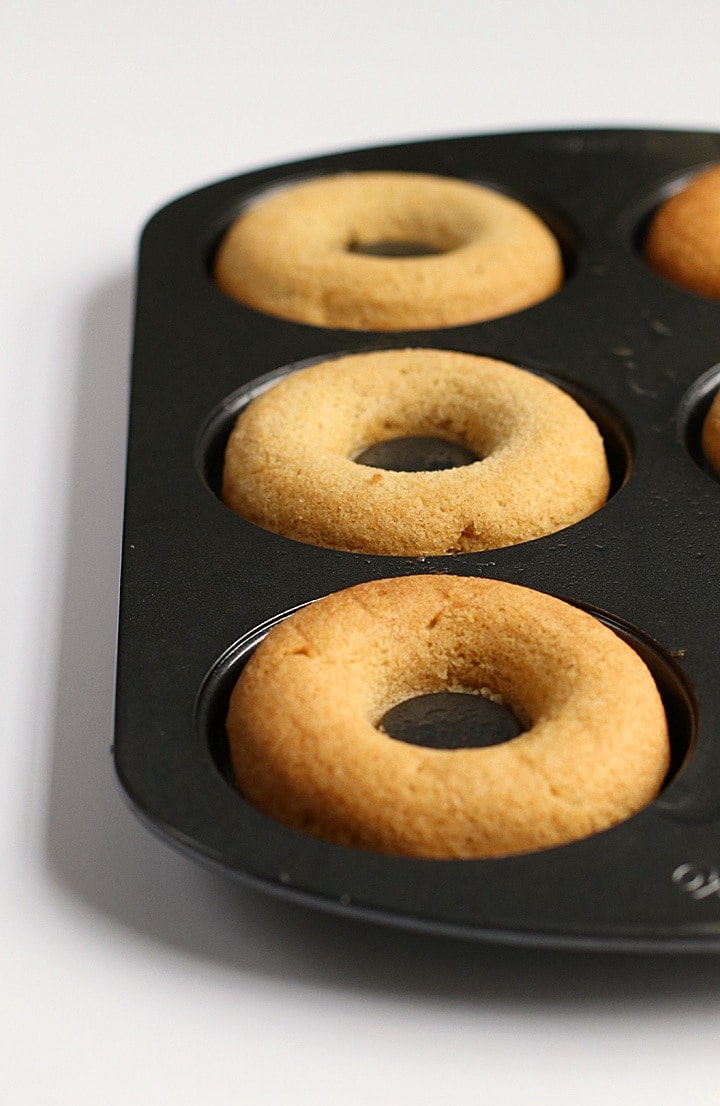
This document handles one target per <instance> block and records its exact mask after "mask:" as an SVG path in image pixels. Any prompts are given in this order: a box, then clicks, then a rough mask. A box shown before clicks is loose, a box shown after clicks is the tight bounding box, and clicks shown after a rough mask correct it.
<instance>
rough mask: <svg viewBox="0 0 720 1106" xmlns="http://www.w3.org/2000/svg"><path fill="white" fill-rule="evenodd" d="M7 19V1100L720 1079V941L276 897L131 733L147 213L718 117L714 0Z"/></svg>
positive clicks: (2, 947) (217, 4)
mask: <svg viewBox="0 0 720 1106" xmlns="http://www.w3.org/2000/svg"><path fill="white" fill-rule="evenodd" d="M0 20H1V21H2V23H1V25H0V63H1V64H0V82H2V86H1V94H0V118H1V119H2V143H1V145H0V149H1V150H2V162H3V168H2V172H1V173H0V217H1V218H2V224H3V230H2V239H1V241H2V245H1V247H0V281H1V282H2V290H1V293H0V312H1V313H2V327H1V329H0V359H1V375H0V387H1V388H2V396H1V401H0V418H1V419H2V427H1V429H0V454H1V456H2V466H1V467H0V480H1V481H2V523H1V526H2V542H0V558H1V569H2V574H1V577H0V579H1V580H2V591H1V595H2V600H1V601H2V617H1V618H0V646H1V651H0V664H1V669H2V670H1V673H0V687H2V742H1V745H0V757H1V758H2V763H1V765H0V768H1V771H0V789H1V793H0V847H1V849H2V853H1V860H0V1016H1V1018H2V1026H1V1027H0V1053H2V1056H3V1059H2V1064H1V1067H0V1086H1V1087H2V1091H1V1092H0V1094H1V1095H2V1100H3V1102H8V1103H11V1104H13V1106H14V1104H16V1103H19V1104H25V1103H30V1102H33V1103H34V1102H36V1101H37V1102H44V1103H53V1104H54V1106H70V1104H72V1106H85V1104H99V1103H102V1104H104V1106H113V1104H115V1103H123V1104H128V1103H132V1104H141V1106H144V1104H145V1103H153V1104H163V1103H172V1104H173V1106H184V1104H193V1106H195V1104H199V1103H203V1104H204V1106H212V1104H214V1103H221V1102H225V1101H233V1102H248V1103H271V1104H273V1103H278V1104H284V1103H288V1104H304V1103H312V1104H314V1106H325V1104H329V1103H333V1104H336V1103H343V1106H355V1104H360V1103H363V1104H366V1103H379V1104H384V1103H394V1104H398V1106H402V1104H405V1103H408V1104H425V1103H440V1102H453V1101H461V1100H462V1101H464V1102H491V1103H493V1106H505V1104H516V1103H517V1104H520V1103H522V1104H525V1103H538V1104H539V1103H543V1104H544V1103H553V1104H554V1106H563V1104H566V1103H575V1104H579V1106H595V1104H596V1103H597V1104H599V1103H603V1104H606V1103H608V1102H611V1103H632V1104H640V1106H644V1104H646V1103H647V1104H653V1106H663V1104H666V1103H667V1104H669V1103H675V1102H676V1101H677V1100H681V1101H682V1100H687V1101H692V1102H693V1103H694V1104H696V1106H699V1104H706V1103H708V1104H709V1103H717V1102H718V1100H719V1099H720V1067H719V1061H718V1044H719V1043H720V957H716V958H713V957H706V958H700V957H685V958H672V957H660V958H657V957H646V958H642V957H637V956H628V957H622V956H604V955H589V954H584V955H578V954H575V955H573V954H567V953H565V954H561V953H549V952H544V953H537V952H531V951H528V950H525V951H522V950H511V949H503V948H494V947H483V946H480V945H469V944H463V943H461V942H447V941H443V940H440V939H431V938H422V937H419V936H413V935H407V934H403V933H397V932H393V931H385V930H383V929H379V928H373V927H369V926H364V925H361V924H359V923H356V922H347V921H343V920H340V919H334V918H328V917H325V916H323V915H319V914H315V913H314V912H312V911H309V910H304V909H301V908H299V907H293V906H289V905H286V904H281V903H279V902H275V901H274V900H269V899H266V898H265V897H263V896H262V895H260V894H256V893H253V892H250V891H247V890H244V889H242V888H239V887H237V886H235V885H232V884H229V883H228V882H227V881H226V880H225V879H224V878H222V877H221V876H216V875H214V874H210V873H208V872H206V871H205V870H203V869H201V868H200V867H196V866H195V865H194V864H193V863H191V862H190V861H187V860H185V859H183V858H181V857H180V856H177V855H176V854H175V853H174V852H173V851H171V850H170V849H169V848H167V847H166V846H165V845H164V844H162V843H160V842H159V841H157V840H156V839H155V838H154V837H153V836H151V835H150V834H149V833H148V832H147V831H146V830H145V829H144V828H143V827H142V826H141V825H140V824H139V823H137V822H136V821H135V819H134V817H133V815H132V814H131V813H130V812H129V811H128V809H127V808H126V806H125V803H124V800H123V799H122V797H121V794H120V791H119V788H118V786H117V784H116V782H115V779H114V775H113V769H112V763H111V758H110V755H109V749H110V743H111V740H112V733H111V716H112V700H113V661H114V630H115V617H116V587H117V573H118V547H119V537H120V517H121V505H122V492H123V487H122V484H123V454H124V438H125V417H126V404H127V389H128V360H129V341H130V334H131V327H132V317H131V316H132V289H133V269H134V260H135V248H136V240H137V235H138V232H139V230H140V227H141V225H142V224H143V222H144V221H145V219H146V218H147V217H148V216H149V215H150V214H151V212H152V211H153V210H155V209H156V208H158V207H159V206H160V205H161V204H162V203H164V202H165V201H166V200H168V199H170V198H172V197H173V196H175V195H180V194H182V193H184V192H187V191H190V190H191V189H193V188H195V187H197V186H199V185H201V184H204V183H207V182H210V181H212V180H214V179H219V178H221V177H224V176H231V175H234V174H236V173H239V172H243V171H245V170H249V169H252V168H255V167H258V166H262V165H264V164H268V163H272V162H274V161H280V160H287V159H291V158H295V157H304V156H307V155H310V154H313V153H316V152H321V151H326V150H327V151H333V150H339V149H343V148H347V147H353V146H359V145H366V144H374V143H381V142H386V141H392V140H402V139H408V138H424V137H432V136H444V135H448V136H449V135H454V134H462V133H476V132H482V131H497V130H503V129H527V128H533V127H537V126H542V127H545V126H565V125H587V124H595V125H603V124H630V125H636V124H637V125H645V124H648V125H659V126H663V125H670V126H678V127H690V128H697V129H703V128H707V129H717V130H720V66H719V65H718V48H719V46H720V6H718V3H717V0H686V2H684V3H678V0H654V2H649V0H639V2H638V0H618V2H612V0H606V2H600V0H586V2H585V3H579V2H577V0H545V2H544V3H540V2H530V0H525V2H523V0H503V2H500V0H485V2H483V0H445V2H444V3H440V2H438V3H430V2H421V0H416V2H415V3H412V2H393V0H370V2H368V0H356V2H355V3H354V4H345V3H343V2H342V0H336V2H335V3H330V2H320V0H266V3H265V4H264V5H263V4H261V3H259V2H257V0H255V2H247V0H234V2H231V0H205V2H204V3H201V2H200V0H174V2H171V0H162V2H155V3H153V2H152V0H149V2H147V0H146V2H140V0H123V2H118V3H111V2H109V0H106V2H104V3H103V2H102V0H101V2H98V0H94V2H91V0H56V2H55V3H50V2H42V0H26V2H22V3H21V2H20V0H5V3H4V4H3V5H2V14H1V15H0ZM718 344H719V346H720V335H718Z"/></svg>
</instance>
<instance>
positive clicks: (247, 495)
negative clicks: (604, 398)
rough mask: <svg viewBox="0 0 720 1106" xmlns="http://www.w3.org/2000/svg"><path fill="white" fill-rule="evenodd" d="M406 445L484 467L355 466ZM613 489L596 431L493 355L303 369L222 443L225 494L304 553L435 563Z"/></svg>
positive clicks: (524, 531)
mask: <svg viewBox="0 0 720 1106" xmlns="http://www.w3.org/2000/svg"><path fill="white" fill-rule="evenodd" d="M416 435H417V436H428V437H436V438H441V439H444V440H447V441H451V442H457V443H459V444H460V445H463V446H466V447H467V448H468V449H470V450H472V452H473V453H474V454H475V455H476V456H477V457H479V458H481V459H480V460H478V461H475V462H473V463H472V464H469V465H464V466H462V467H457V468H448V469H443V470H439V471H422V472H395V471H387V470H384V469H379V468H372V467H370V466H369V465H363V464H359V463H357V462H356V461H355V460H354V459H353V458H355V457H357V456H359V455H360V454H361V453H362V452H363V451H364V450H365V449H366V448H367V447H369V446H370V445H373V444H376V443H378V442H382V441H386V440H391V439H395V438H402V437H411V436H416ZM609 486H610V477H609V473H608V467H607V461H606V457H605V450H604V446H603V441H602V438H601V436H600V433H599V431H598V429H597V427H596V426H595V424H594V422H593V421H592V420H591V419H590V418H589V416H588V415H587V414H586V412H585V411H584V410H583V409H582V408H581V407H580V405H579V404H577V403H576V402H575V400H573V399H572V398H571V397H570V396H569V395H567V394H566V393H565V392H563V391H562V390H561V389H560V388H557V387H555V386H554V385H553V384H550V383H549V382H548V381H546V380H543V379H542V378H540V377H538V376H535V375H534V374H533V373H530V372H527V371H525V370H523V369H518V368H515V367H514V366H511V365H508V364H505V363H504V362H500V361H494V360H491V359H490V358H485V357H476V356H475V355H472V354H464V353H455V352H453V351H450V350H432V349H407V350H384V351H380V352H376V353H365V354H355V355H351V356H347V357H342V358H339V359H337V360H334V361H326V362H322V363H321V364H317V365H312V366H310V367H309V368H305V369H300V370H298V371H296V372H293V373H290V374H289V375H288V376H286V377H284V378H283V379H282V380H281V381H280V382H279V383H277V384H276V385H274V386H273V387H272V388H270V389H269V390H268V391H267V392H265V393H264V394H262V395H260V396H259V397H258V398H256V399H255V400H253V401H252V403H250V404H249V406H248V407H247V408H246V409H245V410H244V411H243V412H242V413H241V414H240V416H239V418H238V420H237V422H236V425H235V428H234V430H233V432H232V433H231V435H230V438H229V441H228V444H227V449H226V454H225V465H224V473H223V489H222V494H223V500H224V502H225V503H226V505H227V506H228V507H230V508H231V509H232V510H234V511H236V512H237V513H238V514H240V515H243V517H245V518H247V519H249V520H250V521H251V522H254V523H256V524H257V525H259V526H262V527H264V528H265V529H267V530H272V531H274V532H276V533H280V534H284V535H285V536H286V537H290V538H295V539H296V540H298V541H303V542H307V543H309V544H311V545H319V546H325V547H327V548H333V549H344V550H348V551H351V552H362V553H376V554H389V555H405V556H431V555H440V554H447V553H461V552H470V551H475V550H484V549H494V548H499V547H501V546H507V545H514V544H516V543H518V542H522V541H527V540H529V539H532V538H537V537H541V536H543V535H546V534H552V533H555V532H556V531H558V530H562V529H563V528H565V527H566V526H570V525H571V524H572V523H575V522H578V521H579V520H580V519H582V518H585V517H586V516H587V515H589V514H592V513H593V512H594V511H596V510H598V508H599V507H601V506H602V505H603V503H605V500H606V499H607V495H608V490H609Z"/></svg>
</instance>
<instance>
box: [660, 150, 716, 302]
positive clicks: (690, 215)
mask: <svg viewBox="0 0 720 1106" xmlns="http://www.w3.org/2000/svg"><path fill="white" fill-rule="evenodd" d="M645 256H646V258H647V261H648V262H649V264H650V265H651V266H652V268H653V269H654V270H655V271H656V272H657V273H659V274H660V276H663V277H665V278H666V279H667V280H670V281H672V283H673V284H677V285H679V286H680V287H682V288H685V289H687V290H688V291H690V292H697V293H699V294H700V295H701V296H708V297H710V298H711V299H720V165H716V166H714V167H713V168H711V169H707V170H705V171H704V172H702V173H700V174H699V175H698V176H697V177H695V178H694V179H693V180H692V181H691V182H690V184H688V185H687V187H686V188H683V189H682V190H681V191H680V192H678V193H677V194H676V195H674V196H671V197H670V199H669V200H667V201H666V202H665V203H664V204H663V205H662V206H661V207H660V208H659V210H658V211H657V213H656V215H655V217H654V219H653V221H652V223H651V225H650V229H649V231H648V234H647V237H646V239H645Z"/></svg>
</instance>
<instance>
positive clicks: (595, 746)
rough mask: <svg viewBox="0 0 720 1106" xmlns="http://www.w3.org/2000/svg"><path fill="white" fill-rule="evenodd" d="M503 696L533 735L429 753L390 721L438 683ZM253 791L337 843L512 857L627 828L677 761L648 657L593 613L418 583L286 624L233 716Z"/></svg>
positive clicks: (522, 592) (299, 615)
mask: <svg viewBox="0 0 720 1106" xmlns="http://www.w3.org/2000/svg"><path fill="white" fill-rule="evenodd" d="M444 690H450V691H457V690H464V691H471V692H476V693H480V694H492V695H493V696H494V697H496V698H498V697H500V698H501V699H502V701H503V702H504V703H505V704H506V705H507V706H509V707H510V708H511V709H512V710H513V711H514V713H515V714H516V716H517V717H518V718H520V719H522V720H524V721H525V725H526V730H525V732H524V733H522V734H521V735H520V736H519V737H516V738H514V739H512V740H510V741H507V742H505V743H503V744H499V745H494V746H491V747H486V748H476V749H453V750H447V749H433V748H424V747H420V746H416V745H411V744H407V743H405V742H403V741H398V740H395V739H393V738H392V737H389V736H388V735H387V734H385V733H383V732H381V730H380V729H378V725H377V724H378V721H379V720H380V719H381V718H382V717H383V715H384V714H385V712H386V711H387V710H388V709H390V708H391V707H392V706H394V705H396V704H397V703H399V702H402V701H404V700H405V699H408V698H410V697H412V696H415V695H421V694H427V693H431V692H434V691H444ZM227 732H228V738H229V745H230V755H231V761H232V766H233V770H234V773H235V776H236V779H237V783H238V786H239V788H240V790H241V792H242V793H243V795H244V796H245V798H246V799H247V800H248V801H249V802H251V803H252V804H254V805H255V806H256V807H258V808H259V809H260V810H261V811H263V812H264V813H266V814H268V815H269V816H271V817H273V818H275V819H278V820H279V821H281V822H284V823H286V824H287V825H289V826H291V827H294V828H296V829H298V830H302V831H304V832H306V833H309V834H311V835H314V836H318V837H322V838H325V839H326V840H328V841H332V842H336V843H339V844H344V845H353V846H357V847H360V848H364V849H369V850H375V851H380V852H385V853H394V854H399V855H412V856H421V857H435V858H469V857H491V856H505V855H510V854H513V853H522V852H530V851H534V850H538V849H547V848H551V847H554V846H557V845H560V844H564V843H567V842H570V841H574V840H577V839H579V838H582V837H587V836H589V835H591V834H594V833H597V832H599V831H601V830H604V829H607V828H609V827H610V826H613V825H615V824H617V823H619V822H622V821H624V820H625V819H627V818H629V817H630V816H631V815H633V814H634V813H636V812H637V811H639V810H640V809H642V808H643V807H645V806H646V805H647V804H648V803H650V802H651V801H652V800H653V799H654V797H655V796H656V795H657V793H658V791H659V789H660V787H661V785H662V783H663V781H664V779H665V777H666V774H667V771H668V768H669V761H670V754H669V743H668V732H667V723H666V718H665V712H664V709H663V706H662V702H661V699H660V696H659V693H658V691H657V688H656V686H655V683H654V681H653V679H652V677H651V675H650V673H649V671H648V669H647V668H646V667H645V665H644V663H643V662H642V661H641V659H640V658H639V656H638V655H637V654H636V653H635V652H634V650H632V649H631V648H630V647H629V646H628V645H626V644H625V643H624V642H623V641H622V640H621V639H620V638H619V637H618V636H617V635H616V634H614V633H613V632H612V631H611V630H610V629H608V628H607V627H606V626H604V625H603V624H601V623H600V622H598V621H597V620H596V619H595V618H593V617H591V616H590V615H589V614H587V613H585V612H583V611H580V610H578V609H576V608H574V607H571V606H570V605H568V604H566V603H563V602H561V601H560V600H558V599H555V598H552V597H550V596H547V595H545V594H543V593H540V592H536V591H531V590H530V589H527V588H523V587H519V586H517V585H513V584H507V583H503V582H501V581H497V580H487V579H480V578H475V577H458V576H445V575H442V576H433V575H423V576H409V577H399V578H395V579H388V580H377V581H374V582H372V583H367V584H361V585H357V586H355V587H352V588H349V589H347V590H345V591H342V592H338V593H335V594H333V595H330V596H328V597H326V598H325V599H322V600H319V601H318V602H316V603H313V604H311V605H310V606H308V607H305V608H303V609H302V610H300V611H298V612H296V613H295V614H294V615H292V616H291V617H289V618H288V619H287V620H286V621H284V622H283V623H281V624H279V625H278V626H276V627H275V628H274V629H273V630H272V631H271V632H270V634H269V635H268V637H267V638H266V639H265V640H264V641H263V642H262V643H261V645H260V646H259V647H258V649H257V650H256V652H255V653H254V655H253V656H252V657H251V659H250V660H249V662H248V663H247V665H246V667H245V669H244V671H243V673H242V675H241V677H240V679H239V680H238V682H237V684H236V686H235V689H234V691H233V693H232V696H231V700H230V706H229V712H228V717H227Z"/></svg>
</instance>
